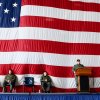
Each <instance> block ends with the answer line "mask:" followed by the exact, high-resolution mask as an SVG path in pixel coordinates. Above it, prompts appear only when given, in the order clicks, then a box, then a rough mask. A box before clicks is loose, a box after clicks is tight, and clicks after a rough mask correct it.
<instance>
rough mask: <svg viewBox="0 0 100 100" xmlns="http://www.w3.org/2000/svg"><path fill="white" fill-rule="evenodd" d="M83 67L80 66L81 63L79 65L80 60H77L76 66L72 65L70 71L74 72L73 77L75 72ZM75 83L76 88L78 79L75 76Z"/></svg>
mask: <svg viewBox="0 0 100 100" xmlns="http://www.w3.org/2000/svg"><path fill="white" fill-rule="evenodd" d="M83 67H84V65H82V64H81V63H80V59H77V64H76V65H74V67H73V69H72V71H73V72H74V75H75V71H76V70H77V69H78V68H83ZM75 81H76V86H78V77H77V76H76V75H75Z"/></svg>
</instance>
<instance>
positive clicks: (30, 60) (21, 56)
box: [0, 52, 100, 67]
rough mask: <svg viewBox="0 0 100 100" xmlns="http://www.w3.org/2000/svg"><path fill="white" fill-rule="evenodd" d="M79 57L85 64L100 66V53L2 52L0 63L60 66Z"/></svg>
mask: <svg viewBox="0 0 100 100" xmlns="http://www.w3.org/2000/svg"><path fill="white" fill-rule="evenodd" d="M69 58H70V59H69ZM77 58H79V59H82V62H84V65H85V66H90V67H91V66H97V67H99V66H100V63H99V62H100V61H99V58H100V55H63V54H53V53H43V52H0V64H47V65H53V66H59V67H60V66H73V65H74V64H75V61H76V59H77ZM48 59H49V60H48ZM82 62H81V63H82Z"/></svg>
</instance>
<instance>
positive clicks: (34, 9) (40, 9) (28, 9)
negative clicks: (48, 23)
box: [21, 5, 100, 22]
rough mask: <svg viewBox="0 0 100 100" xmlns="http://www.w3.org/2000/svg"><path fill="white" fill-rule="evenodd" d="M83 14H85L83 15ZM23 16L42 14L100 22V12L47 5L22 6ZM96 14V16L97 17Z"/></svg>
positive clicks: (44, 15)
mask: <svg viewBox="0 0 100 100" xmlns="http://www.w3.org/2000/svg"><path fill="white" fill-rule="evenodd" d="M81 15H83V16H81ZM21 16H41V17H51V18H58V19H64V20H75V21H91V22H100V13H98V12H89V11H79V10H68V9H66V10H65V9H59V8H52V7H45V6H33V5H32V6H30V5H26V6H22V8H21ZM95 16H96V17H95Z"/></svg>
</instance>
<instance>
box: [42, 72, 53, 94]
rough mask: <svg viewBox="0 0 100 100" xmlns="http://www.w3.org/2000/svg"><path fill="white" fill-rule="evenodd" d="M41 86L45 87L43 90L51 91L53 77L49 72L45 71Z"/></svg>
mask: <svg viewBox="0 0 100 100" xmlns="http://www.w3.org/2000/svg"><path fill="white" fill-rule="evenodd" d="M41 86H42V89H43V92H45V93H49V92H50V87H51V78H50V77H49V76H48V74H47V72H44V73H43V75H42V76H41Z"/></svg>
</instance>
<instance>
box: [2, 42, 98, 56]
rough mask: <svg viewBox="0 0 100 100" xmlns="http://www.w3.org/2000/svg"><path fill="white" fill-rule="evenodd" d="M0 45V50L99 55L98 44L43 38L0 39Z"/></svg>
mask: <svg viewBox="0 0 100 100" xmlns="http://www.w3.org/2000/svg"><path fill="white" fill-rule="evenodd" d="M0 45H1V46H0V52H3V51H4V52H11V51H26V52H27V51H30V52H47V53H58V54H81V55H83V54H86V55H87V54H88V55H100V44H89V43H61V42H54V41H45V40H0ZM44 45H45V47H44ZM57 47H60V48H57ZM54 48H55V49H54Z"/></svg>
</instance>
